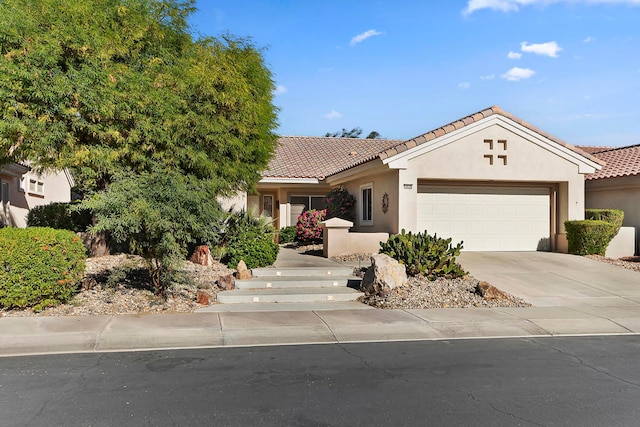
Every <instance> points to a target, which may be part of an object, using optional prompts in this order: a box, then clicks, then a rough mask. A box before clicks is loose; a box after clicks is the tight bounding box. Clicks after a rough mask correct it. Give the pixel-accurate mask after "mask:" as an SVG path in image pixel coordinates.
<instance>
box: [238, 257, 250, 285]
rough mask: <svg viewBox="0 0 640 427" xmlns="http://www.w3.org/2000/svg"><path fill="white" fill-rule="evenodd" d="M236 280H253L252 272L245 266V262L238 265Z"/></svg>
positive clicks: (242, 261)
mask: <svg viewBox="0 0 640 427" xmlns="http://www.w3.org/2000/svg"><path fill="white" fill-rule="evenodd" d="M236 279H238V280H249V279H251V270H249V269H248V268H247V264H245V262H244V260H240V262H239V263H238V267H236Z"/></svg>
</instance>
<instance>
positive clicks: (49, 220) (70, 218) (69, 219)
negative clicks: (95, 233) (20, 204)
mask: <svg viewBox="0 0 640 427" xmlns="http://www.w3.org/2000/svg"><path fill="white" fill-rule="evenodd" d="M77 205H78V203H77V202H53V203H49V204H48V205H41V206H35V207H33V208H32V209H31V210H30V211H29V213H28V214H27V225H28V226H29V227H51V228H56V229H58V230H71V231H76V232H78V231H80V232H84V231H87V228H88V227H89V226H90V225H91V220H92V214H91V211H89V210H88V209H82V210H78V209H74V207H75V206H77Z"/></svg>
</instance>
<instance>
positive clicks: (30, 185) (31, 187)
mask: <svg viewBox="0 0 640 427" xmlns="http://www.w3.org/2000/svg"><path fill="white" fill-rule="evenodd" d="M20 189H21V190H22V191H26V192H27V193H31V194H38V195H44V181H42V180H40V179H38V178H37V177H33V176H29V175H22V177H21V178H20Z"/></svg>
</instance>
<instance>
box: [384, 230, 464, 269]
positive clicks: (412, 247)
mask: <svg viewBox="0 0 640 427" xmlns="http://www.w3.org/2000/svg"><path fill="white" fill-rule="evenodd" d="M380 246H381V249H380V253H383V254H387V255H389V256H390V257H391V258H394V259H395V260H397V261H398V262H400V263H401V264H404V265H405V268H406V270H407V274H409V275H410V276H416V275H418V274H422V275H424V276H426V277H427V278H429V280H434V279H435V278H437V277H444V278H456V277H462V276H464V275H466V274H467V273H466V272H465V271H464V270H463V269H462V267H461V266H460V264H458V263H456V257H457V256H458V255H460V250H461V249H462V242H460V243H458V244H457V245H456V246H455V247H453V246H452V245H451V238H449V239H443V238H440V237H438V236H437V235H435V234H434V235H433V236H430V235H429V234H427V232H426V231H425V232H423V233H416V234H412V233H411V232H409V233H405V231H404V230H402V232H401V233H400V234H395V235H392V236H390V237H389V239H388V240H387V241H386V242H380Z"/></svg>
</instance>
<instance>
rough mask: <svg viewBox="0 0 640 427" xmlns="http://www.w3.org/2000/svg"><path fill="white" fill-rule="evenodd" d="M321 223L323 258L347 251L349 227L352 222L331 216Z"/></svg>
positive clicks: (351, 225)
mask: <svg viewBox="0 0 640 427" xmlns="http://www.w3.org/2000/svg"><path fill="white" fill-rule="evenodd" d="M320 225H322V239H323V249H322V254H323V255H324V256H325V258H329V257H332V256H338V255H343V254H345V253H347V247H348V239H349V229H350V228H351V227H353V222H351V221H347V220H345V219H340V218H331V219H328V220H326V221H323V222H321V223H320Z"/></svg>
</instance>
